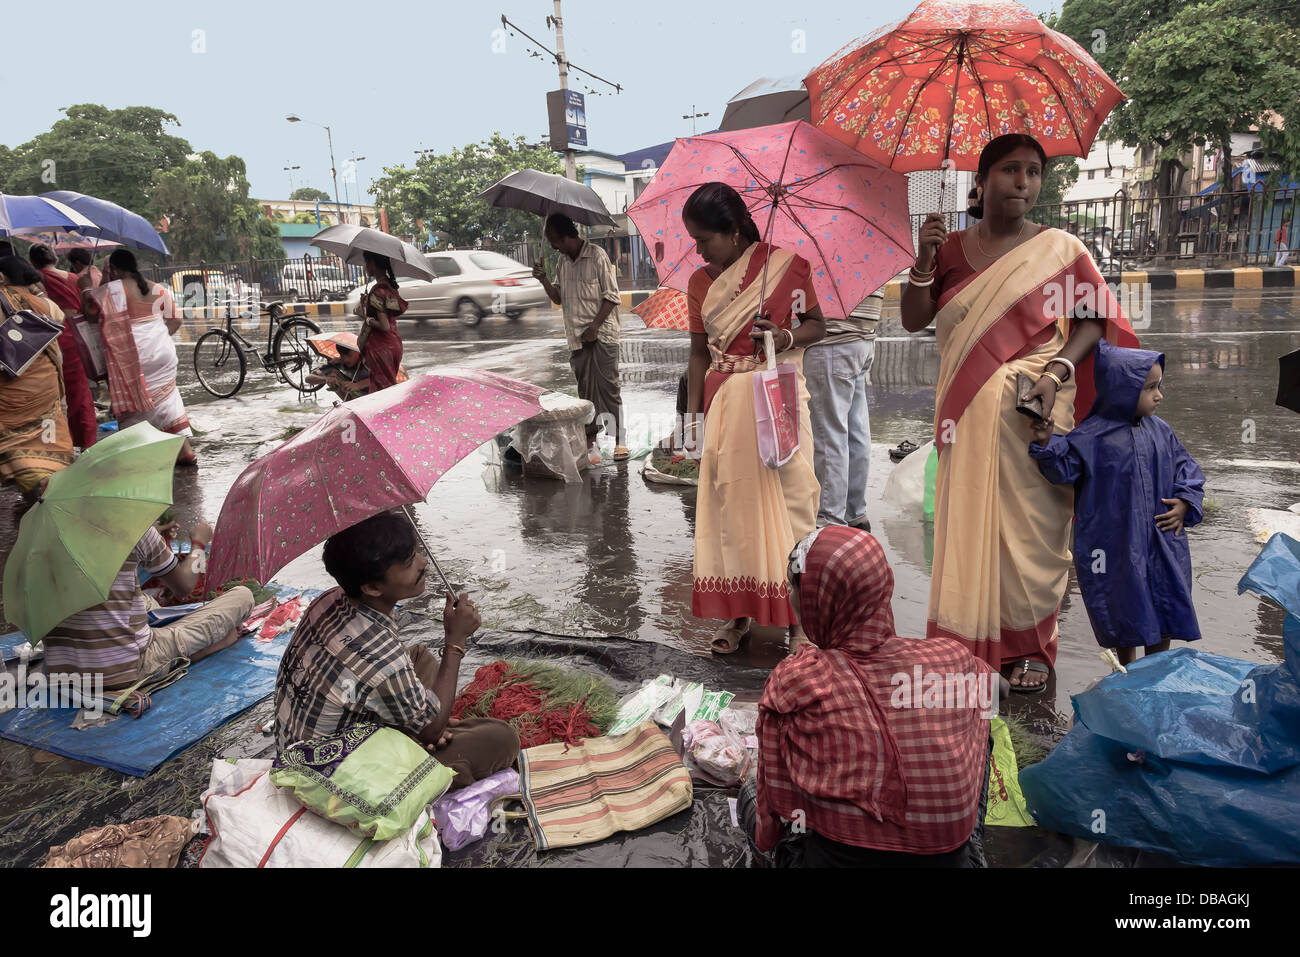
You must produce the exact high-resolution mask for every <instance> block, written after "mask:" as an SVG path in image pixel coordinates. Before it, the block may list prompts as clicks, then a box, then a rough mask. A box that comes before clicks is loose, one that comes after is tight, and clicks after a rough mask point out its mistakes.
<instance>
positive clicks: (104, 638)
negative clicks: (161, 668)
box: [45, 525, 180, 688]
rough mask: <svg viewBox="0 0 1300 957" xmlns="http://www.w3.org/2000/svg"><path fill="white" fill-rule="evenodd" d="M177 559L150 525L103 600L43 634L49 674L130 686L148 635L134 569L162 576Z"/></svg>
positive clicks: (111, 685) (107, 686) (148, 637)
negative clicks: (98, 677)
mask: <svg viewBox="0 0 1300 957" xmlns="http://www.w3.org/2000/svg"><path fill="white" fill-rule="evenodd" d="M179 561H180V560H179V559H178V558H177V557H176V556H175V555H173V554H172V550H171V546H170V545H168V544H167V542H166V540H164V539H163V537H162V535H160V534H159V533H158V529H157V528H156V527H155V526H152V525H151V526H150V527H149V530H148V531H146V532H145V533H144V537H143V538H141V539H140V541H139V542H137V543H136V546H135V548H133V549H131V553H130V554H129V555H127V557H126V562H125V563H124V564H123V565H122V568H121V569H120V570H119V571H118V573H117V577H116V578H114V579H113V584H112V586H111V587H110V588H109V591H108V597H107V598H106V599H105V600H104V601H102V602H100V603H99V604H98V605H94V606H92V607H90V608H87V609H86V610H85V611H79V612H77V613H76V614H75V615H69V616H68V617H67V618H65V619H64V620H63V621H61V622H59V624H57V625H56V626H55V627H54V628H53V629H51V631H50V633H49V634H48V635H46V636H45V671H46V673H48V674H52V675H53V674H102V675H103V676H104V687H106V688H115V687H120V686H122V685H127V684H131V683H132V682H134V681H135V680H136V678H137V677H139V676H138V675H137V674H136V672H137V671H138V669H139V665H140V658H141V656H142V655H143V654H144V648H145V646H146V645H147V644H149V639H150V638H151V637H152V634H153V633H152V631H151V630H150V628H149V615H148V610H147V608H146V607H145V600H144V592H143V591H141V590H140V583H139V579H138V578H137V577H136V569H137V567H139V566H143V567H144V568H145V569H146V570H147V571H148V572H149V573H150V575H153V576H161V575H166V574H168V573H169V572H171V570H172V569H173V568H175V567H176V565H177V563H178V562H179Z"/></svg>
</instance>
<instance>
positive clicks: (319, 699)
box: [275, 512, 519, 787]
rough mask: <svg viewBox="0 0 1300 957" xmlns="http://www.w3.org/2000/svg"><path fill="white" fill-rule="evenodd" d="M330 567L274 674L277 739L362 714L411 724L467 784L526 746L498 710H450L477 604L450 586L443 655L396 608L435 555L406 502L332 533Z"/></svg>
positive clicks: (306, 734)
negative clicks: (417, 638) (326, 585)
mask: <svg viewBox="0 0 1300 957" xmlns="http://www.w3.org/2000/svg"><path fill="white" fill-rule="evenodd" d="M323 558H324V561H325V570H326V571H328V572H329V573H330V575H332V576H333V578H334V580H335V581H337V582H338V583H339V587H337V588H331V589H330V590H329V591H327V592H325V593H324V594H323V595H321V596H320V597H319V598H317V599H316V600H315V601H314V602H312V603H311V607H309V608H308V609H307V613H306V614H305V615H304V616H303V619H302V622H301V624H299V626H298V629H297V631H296V632H295V633H294V636H293V638H292V639H290V641H289V647H288V648H287V649H285V652H284V658H283V659H281V661H280V672H279V674H278V675H277V676H276V679H275V731H276V745H277V747H278V748H279V749H280V750H284V749H285V748H287V747H289V746H290V745H292V744H294V743H296V742H298V741H308V740H311V739H312V738H318V737H321V736H323V735H332V734H337V733H338V732H339V731H341V730H342V729H344V728H346V727H348V726H349V725H352V724H355V723H356V722H358V721H375V722H378V723H380V724H384V725H388V726H390V727H393V728H397V729H398V730H400V731H405V732H406V733H407V734H408V735H410V736H411V737H412V738H414V739H416V740H417V741H419V742H420V743H421V744H423V745H424V746H425V747H426V748H428V749H429V750H430V751H432V752H433V753H434V756H435V757H436V758H437V759H438V760H439V761H440V762H441V763H442V764H443V765H445V766H446V767H449V768H451V769H452V770H453V771H454V772H455V774H456V776H455V778H453V780H452V787H464V786H465V785H467V784H472V783H473V782H474V781H478V780H481V779H482V778H485V777H488V776H490V775H492V774H495V773H496V772H498V771H501V770H503V769H505V768H507V767H509V766H510V765H511V764H513V763H514V760H515V757H516V756H517V755H518V754H519V735H517V734H516V733H515V731H514V729H513V728H511V727H510V725H508V724H506V723H505V722H504V721H497V720H495V719H493V718H466V719H464V720H463V721H456V720H454V719H452V718H451V706H452V703H453V701H455V698H456V684H457V677H458V672H459V669H460V662H461V659H462V658H463V657H464V654H465V644H466V642H467V641H468V640H469V639H470V637H471V636H472V635H473V634H474V632H475V631H477V630H478V626H479V615H478V609H477V608H475V607H474V605H473V603H472V602H471V601H470V600H469V598H468V597H467V596H466V595H465V594H461V596H460V600H459V602H456V603H454V604H453V596H452V594H451V593H450V592H447V594H446V606H445V607H444V609H443V629H444V631H445V633H446V643H445V644H444V646H443V655H442V659H441V661H439V660H438V658H437V656H435V655H434V654H433V653H432V652H430V651H429V649H428V648H425V647H424V646H422V645H416V644H412V645H405V646H404V645H403V644H402V643H401V642H400V641H399V640H398V636H397V622H396V621H394V620H393V608H394V606H395V605H396V604H397V602H399V601H401V600H402V599H404V598H414V597H415V596H417V595H419V594H421V593H423V591H424V585H425V573H426V572H427V571H428V565H429V560H428V559H427V558H426V557H425V556H424V555H422V554H420V553H419V552H418V551H417V550H416V536H415V529H414V528H413V527H412V526H411V523H410V521H409V520H408V519H407V518H406V517H405V516H404V515H402V514H401V513H400V512H384V513H381V514H379V515H376V516H374V517H373V518H368V519H366V520H365V521H364V522H361V523H359V524H357V525H353V526H352V527H351V528H348V529H344V530H343V531H341V532H339V533H338V534H336V535H334V536H332V537H331V538H330V539H328V540H327V541H326V542H325V553H324V555H323Z"/></svg>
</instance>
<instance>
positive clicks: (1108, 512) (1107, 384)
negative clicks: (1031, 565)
mask: <svg viewBox="0 0 1300 957" xmlns="http://www.w3.org/2000/svg"><path fill="white" fill-rule="evenodd" d="M1164 366H1165V357H1164V355H1163V354H1162V353H1158V352H1150V351H1148V350H1146V349H1123V348H1118V347H1115V346H1112V345H1110V344H1109V343H1107V342H1104V341H1103V342H1100V343H1098V345H1097V353H1096V367H1095V370H1094V376H1095V381H1096V385H1097V400H1096V403H1095V404H1094V406H1093V411H1092V414H1091V415H1090V416H1089V417H1088V418H1086V419H1085V420H1084V421H1083V422H1082V423H1081V424H1080V425H1079V426H1078V428H1076V429H1075V430H1074V431H1073V432H1070V433H1069V434H1068V435H1054V434H1052V423H1051V422H1044V421H1042V420H1039V421H1038V422H1036V423H1035V425H1034V441H1033V442H1032V443H1030V445H1029V454H1030V455H1031V456H1033V457H1034V459H1035V460H1036V461H1037V462H1038V468H1039V471H1041V472H1042V473H1043V475H1044V477H1046V478H1047V480H1048V481H1049V482H1053V483H1056V484H1059V485H1066V484H1070V485H1073V486H1074V489H1075V500H1074V512H1075V529H1074V567H1075V570H1076V571H1077V573H1078V577H1079V590H1080V591H1081V592H1083V601H1084V604H1085V605H1086V606H1087V608H1088V617H1089V618H1090V619H1091V621H1092V630H1093V633H1094V634H1095V635H1096V636H1097V642H1098V644H1100V645H1101V646H1102V647H1103V648H1114V649H1116V653H1117V654H1118V656H1119V659H1120V660H1121V661H1122V662H1124V663H1125V664H1129V663H1131V662H1132V661H1133V660H1134V659H1136V657H1137V649H1138V648H1143V649H1145V653H1146V654H1151V653H1152V652H1156V651H1168V650H1169V642H1170V640H1171V639H1174V638H1176V639H1179V640H1181V641H1195V640H1196V639H1198V638H1200V637H1201V629H1200V626H1199V625H1198V624H1197V621H1196V610H1195V608H1194V607H1193V606H1192V556H1191V550H1190V549H1189V548H1188V545H1187V536H1186V535H1184V534H1183V529H1184V528H1190V527H1191V526H1193V525H1195V524H1197V523H1198V522H1200V521H1201V519H1202V517H1203V513H1202V511H1201V502H1202V500H1203V498H1204V495H1205V474H1204V473H1203V472H1202V471H1201V468H1200V466H1199V465H1197V464H1196V462H1195V460H1194V459H1193V458H1192V457H1191V456H1190V455H1189V454H1188V453H1187V449H1185V448H1183V443H1181V442H1180V441H1178V436H1176V435H1174V430H1173V429H1172V428H1170V427H1169V424H1168V423H1167V422H1165V421H1164V420H1163V419H1160V418H1157V417H1156V415H1155V410H1156V407H1157V406H1158V405H1159V404H1160V401H1161V399H1162V398H1163V396H1162V395H1161V393H1160V385H1161V378H1162V376H1163V373H1164Z"/></svg>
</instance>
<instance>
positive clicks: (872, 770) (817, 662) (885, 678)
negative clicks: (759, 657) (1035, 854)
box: [757, 525, 997, 854]
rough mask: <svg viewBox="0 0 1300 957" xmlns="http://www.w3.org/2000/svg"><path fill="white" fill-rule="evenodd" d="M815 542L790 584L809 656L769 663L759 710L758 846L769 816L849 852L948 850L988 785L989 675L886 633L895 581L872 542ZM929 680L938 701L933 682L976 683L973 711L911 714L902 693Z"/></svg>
mask: <svg viewBox="0 0 1300 957" xmlns="http://www.w3.org/2000/svg"><path fill="white" fill-rule="evenodd" d="M815 534H816V539H815V540H814V541H813V543H812V545H811V548H809V550H808V552H807V558H806V561H805V568H804V571H803V573H802V574H801V576H800V581H799V606H800V607H799V614H800V618H801V620H802V623H803V628H804V631H805V632H806V633H807V635H808V638H809V639H810V640H811V642H812V644H813V645H814V646H815V647H810V648H804V649H803V650H801V651H800V652H799V653H798V654H797V655H795V656H794V657H792V658H787V659H786V660H785V661H783V662H781V664H779V665H778V666H777V667H776V669H775V670H774V671H773V672H772V675H771V677H770V678H768V680H767V686H766V687H765V688H764V690H763V697H762V700H761V701H760V702H759V714H758V739H759V749H760V750H759V766H758V834H757V842H758V846H759V847H760V848H762V849H764V850H768V849H770V848H771V847H773V846H774V845H775V844H776V841H777V838H778V837H779V836H780V833H781V824H780V822H779V820H778V816H779V817H783V818H785V819H786V820H790V821H800V820H801V821H802V822H803V824H804V825H805V826H806V827H807V828H808V829H809V830H812V831H816V832H817V833H818V834H820V835H821V836H822V837H826V838H829V839H830V840H833V841H839V842H841V843H844V844H852V845H854V846H855V847H869V848H876V849H878V850H886V851H905V852H909V853H914V854H940V853H943V852H945V851H951V850H954V849H956V848H958V847H960V846H961V845H962V844H964V843H965V842H966V840H967V839H968V838H969V837H970V835H971V832H972V831H973V830H974V828H975V815H976V813H977V811H978V806H979V797H980V792H981V790H982V788H983V786H984V781H985V778H986V776H987V774H988V770H987V764H986V761H987V756H988V737H989V719H988V717H987V716H986V707H985V706H987V704H988V695H989V693H991V694H992V702H993V705H994V706H996V702H997V697H996V688H997V685H996V682H995V680H990V679H989V678H987V677H985V676H987V675H989V674H990V669H989V666H988V665H987V664H985V663H984V662H983V661H980V660H979V659H977V658H975V657H974V656H973V655H971V654H970V652H968V651H967V650H966V649H965V648H964V647H962V646H961V645H959V644H958V643H957V642H955V641H950V640H948V639H946V638H930V639H910V638H899V637H898V636H897V635H896V634H895V633H894V616H893V612H892V611H891V610H890V607H889V603H890V598H891V597H892V595H893V591H894V573H893V572H892V571H891V570H890V568H889V563H888V562H886V561H885V553H884V551H883V549H881V547H880V543H879V542H877V541H876V540H875V538H873V537H872V536H871V535H869V534H867V533H866V532H862V531H859V530H857V529H853V528H846V527H844V526H834V525H832V526H828V527H826V528H824V529H821V530H820V531H819V532H817V533H815ZM930 675H938V676H940V678H939V681H940V686H941V687H942V682H943V677H942V676H945V675H953V676H957V678H956V680H960V681H962V682H963V688H964V689H967V690H969V689H971V688H972V687H973V686H975V685H976V683H977V682H978V687H980V688H981V689H984V692H985V693H984V696H983V701H980V700H979V698H980V696H979V695H978V694H976V695H971V696H970V697H971V698H973V699H975V700H969V703H968V704H966V705H963V706H961V707H952V706H949V707H945V706H944V705H945V704H949V705H950V704H951V702H950V701H949V702H944V701H942V700H939V701H938V702H936V701H934V699H933V697H931V699H929V701H928V704H929V705H930V706H921V704H922V688H921V687H918V688H916V689H915V694H912V693H911V685H912V684H913V683H915V682H917V679H918V678H920V679H921V683H922V685H923V686H924V684H925V682H924V679H925V677H926V676H930ZM952 683H955V682H951V681H950V684H952ZM930 687H933V685H930Z"/></svg>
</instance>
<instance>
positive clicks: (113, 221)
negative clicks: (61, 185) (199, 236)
mask: <svg viewBox="0 0 1300 957" xmlns="http://www.w3.org/2000/svg"><path fill="white" fill-rule="evenodd" d="M41 198H42V199H46V200H50V201H53V202H57V203H61V204H63V205H64V206H67V207H70V208H72V209H74V210H76V212H77V213H78V214H79V215H81V216H86V217H89V218H90V220H91V222H92V225H94V226H95V227H96V228H97V230H98V235H99V238H100V239H108V240H111V241H113V242H115V243H121V244H122V245H123V246H131V247H133V248H135V249H145V250H149V251H151V252H156V253H162V254H163V255H164V256H170V255H171V253H169V252H168V250H167V244H166V243H165V242H163V240H162V237H161V236H159V235H158V231H157V230H156V229H154V228H153V227H152V226H151V225H149V220H147V219H145V218H144V217H143V216H141V215H139V214H138V213H133V212H131V211H130V210H129V209H126V208H124V207H122V206H119V205H117V203H110V202H109V201H108V200H106V199H99V198H98V197H96V196H87V195H86V194H85V193H74V192H73V191H72V190H70V189H56V190H54V191H53V192H49V193H42V194H41ZM91 235H95V233H93V232H92V233H91Z"/></svg>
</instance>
